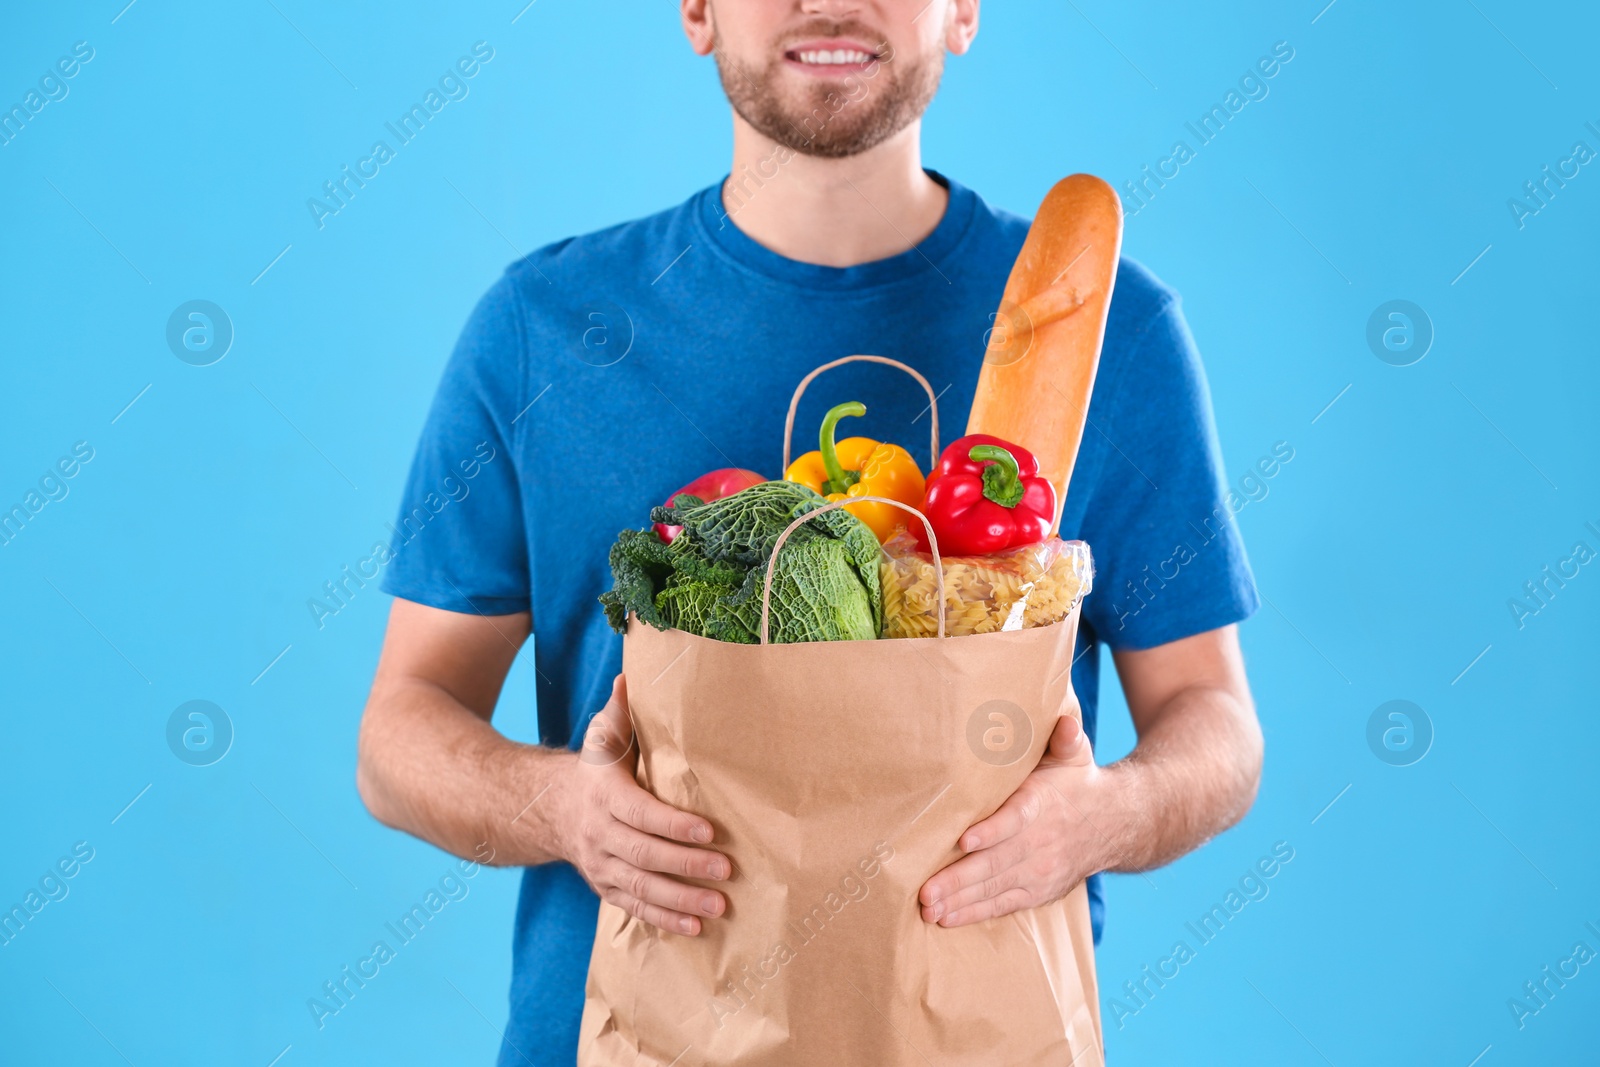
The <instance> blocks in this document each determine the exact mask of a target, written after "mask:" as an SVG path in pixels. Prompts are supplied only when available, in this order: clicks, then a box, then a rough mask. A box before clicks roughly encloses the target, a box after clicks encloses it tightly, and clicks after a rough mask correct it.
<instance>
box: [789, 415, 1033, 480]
mask: <svg viewBox="0 0 1600 1067" xmlns="http://www.w3.org/2000/svg"><path fill="white" fill-rule="evenodd" d="M866 413H867V406H866V405H865V404H863V403H862V402H861V401H859V400H850V401H847V402H846V403H843V404H839V405H836V406H835V407H833V408H830V409H829V410H828V413H827V414H826V415H824V416H823V417H822V431H821V432H820V433H818V434H817V447H818V448H820V449H821V451H822V467H823V469H824V470H826V471H827V472H828V480H827V481H826V482H825V483H823V486H822V493H823V495H824V496H827V495H829V494H831V493H843V492H844V491H846V490H847V489H849V488H850V487H851V486H852V485H854V484H856V483H857V482H858V481H860V480H861V472H860V471H847V470H845V469H844V467H843V466H841V465H840V463H839V447H838V445H837V444H835V443H834V439H833V437H834V433H835V431H836V430H837V428H838V426H839V420H840V419H842V418H845V417H847V416H860V415H865V414H866ZM1012 467H1013V469H1015V467H1016V464H1014V463H1013V464H1012Z"/></svg>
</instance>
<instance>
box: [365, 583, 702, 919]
mask: <svg viewBox="0 0 1600 1067" xmlns="http://www.w3.org/2000/svg"><path fill="white" fill-rule="evenodd" d="M529 621H530V620H529V616H528V613H527V612H520V613H517V614H513V615H496V616H482V615H467V614H462V613H457V612H452V611H441V610H439V609H437V608H430V607H425V606H423V605H421V604H414V603H411V602H410V601H407V600H402V599H396V600H395V602H394V607H393V609H392V610H391V612H390V615H389V632H388V635H387V636H386V637H385V639H384V646H383V656H382V658H381V659H380V660H379V662H378V674H377V677H376V678H375V679H374V680H373V683H372V696H371V698H370V699H369V700H368V701H367V711H366V715H365V716H364V717H363V719H362V721H361V758H360V765H359V767H358V769H357V773H356V782H357V786H358V788H359V789H360V791H361V797H362V799H363V800H365V801H366V804H367V807H368V808H369V809H370V810H371V811H372V813H373V815H375V816H377V818H378V819H380V820H381V821H382V822H384V823H386V824H387V825H389V826H394V827H397V828H399V829H402V830H406V831H408V832H410V833H413V834H416V835H417V836H418V837H420V838H422V839H423V840H426V841H431V842H432V843H434V844H435V845H438V846H439V847H440V848H443V849H446V850H448V851H450V852H453V853H455V854H456V855H458V856H464V857H471V858H475V859H478V860H479V862H493V863H495V864H498V865H504V866H519V867H522V866H532V865H534V864H539V863H550V862H553V861H555V860H567V861H569V862H571V863H572V864H573V866H575V867H577V869H578V871H579V872H580V873H581V874H582V875H583V877H584V878H585V879H587V880H588V882H589V884H590V885H591V886H593V887H594V889H595V891H596V892H598V893H600V894H602V895H603V896H604V897H605V898H606V899H607V900H609V901H611V902H612V903H613V904H616V905H617V906H618V907H621V908H625V909H627V911H628V912H629V913H630V914H632V915H635V916H637V917H638V918H640V919H641V920H643V921H645V922H648V923H651V924H653V925H655V926H659V927H661V928H662V929H663V930H669V931H671V932H673V933H683V934H691V935H692V934H697V933H699V932H700V919H699V916H702V915H706V916H710V915H721V914H722V913H723V912H724V911H725V910H726V908H727V904H726V902H725V901H724V900H723V897H722V894H721V893H718V892H716V891H715V890H711V889H701V888H697V887H694V886H688V885H684V884H682V883H681V882H678V881H674V880H673V879H674V878H697V879H704V880H707V881H720V880H722V879H724V878H727V877H728V874H729V872H730V871H731V870H732V865H731V864H730V863H729V862H728V859H727V857H725V856H720V855H718V854H716V853H714V852H710V851H707V850H705V849H699V848H691V847H686V846H687V845H688V844H691V843H692V844H696V845H701V844H709V843H710V841H711V835H712V831H711V824H710V823H708V822H706V820H704V819H702V818H700V817H698V816H695V815H689V814H686V813H684V812H680V811H677V810H675V809H673V808H671V807H668V806H667V805H665V804H663V803H661V802H660V801H659V800H656V799H655V798H654V797H652V796H651V795H650V794H649V793H647V792H645V791H644V790H643V789H640V788H639V786H638V784H637V783H635V782H634V780H633V774H632V769H633V766H634V760H633V759H632V758H631V757H632V756H634V755H635V754H636V750H635V749H634V748H633V728H632V722H631V720H630V719H629V718H628V700H627V693H626V691H625V689H624V687H623V683H622V679H621V678H620V677H619V678H618V679H617V682H616V685H615V687H614V688H613V690H612V694H611V700H610V702H609V703H608V704H607V705H606V707H605V709H604V710H603V711H601V712H600V714H599V715H597V716H596V717H595V720H594V725H593V726H592V727H591V729H590V731H589V734H588V736H587V738H586V741H587V743H586V744H585V746H584V751H583V752H582V753H575V752H570V751H568V750H567V749H565V748H560V749H557V748H547V747H545V746H543V745H523V744H518V743H517V742H515V741H512V740H510V739H508V738H507V737H505V736H504V735H503V734H501V733H500V732H499V731H498V730H496V729H495V728H494V727H493V726H492V725H491V724H490V721H489V720H490V718H491V716H493V714H494V707H495V703H496V701H497V700H498V698H499V696H500V687H501V685H502V683H504V681H505V677H506V672H507V671H508V670H509V669H510V668H511V662H512V660H513V659H514V658H515V657H516V655H517V650H518V649H519V648H521V647H522V643H523V642H524V641H525V640H526V639H527V636H528V629H529ZM486 854H487V855H488V856H490V857H491V858H492V859H491V860H485V859H483V857H484V856H485V855H486ZM669 875H670V876H671V877H668V876H669Z"/></svg>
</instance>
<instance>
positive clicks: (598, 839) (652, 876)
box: [557, 674, 732, 936]
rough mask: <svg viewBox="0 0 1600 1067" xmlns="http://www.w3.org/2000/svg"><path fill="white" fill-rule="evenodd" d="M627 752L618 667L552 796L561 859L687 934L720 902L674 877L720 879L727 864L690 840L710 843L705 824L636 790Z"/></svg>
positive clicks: (615, 897)
mask: <svg viewBox="0 0 1600 1067" xmlns="http://www.w3.org/2000/svg"><path fill="white" fill-rule="evenodd" d="M633 755H634V749H633V724H632V720H631V719H630V717H629V714H628V691H627V683H626V682H625V681H624V679H623V677H622V675H620V674H619V675H617V680H616V682H615V683H614V684H613V686H612V688H611V700H610V701H609V702H608V703H607V704H606V706H605V708H603V709H602V710H601V711H600V712H599V713H597V714H596V715H595V717H594V719H593V720H592V721H591V723H590V725H589V730H588V733H587V734H586V735H585V736H584V743H583V750H582V752H581V754H580V755H579V757H578V759H577V761H576V763H575V764H574V765H573V767H572V768H571V771H570V773H568V774H566V775H565V776H564V778H565V782H564V783H563V789H562V790H561V794H562V795H560V796H559V797H558V798H557V805H558V811H559V812H560V814H559V816H558V823H557V824H558V825H559V826H561V827H562V828H563V829H562V831H561V845H562V853H563V858H565V859H566V860H567V861H568V862H569V863H571V864H572V865H573V866H574V867H576V868H577V869H578V873H580V874H582V875H583V877H584V880H585V881H587V882H588V883H589V885H590V886H592V887H593V888H594V891H595V892H596V893H599V894H600V896H601V897H602V898H603V899H604V900H605V901H606V902H607V903H609V904H614V905H616V906H617V907H619V908H621V909H622V910H623V911H626V912H627V913H628V914H629V915H632V916H633V917H634V918H636V919H639V920H641V921H643V922H647V923H649V924H650V925H651V926H656V927H660V928H661V929H662V930H666V931H668V932H669V933H674V934H687V935H689V936H694V935H696V934H698V933H699V932H700V917H701V916H717V915H721V914H722V913H723V911H724V910H725V909H726V908H727V901H726V900H725V899H724V898H723V896H722V894H721V893H718V892H717V891H716V890H714V889H702V888H700V887H698V886H692V885H686V884H684V883H683V882H681V881H677V880H676V879H680V878H697V879H702V880H706V881H717V882H720V881H722V880H724V879H726V878H727V877H728V876H729V874H730V873H731V871H732V864H730V863H729V861H728V858H727V857H726V856H723V855H721V854H719V853H716V852H712V851H710V850H708V849H703V848H693V847H689V846H691V845H705V844H710V842H711V838H712V830H711V824H710V823H709V822H707V821H706V820H705V819H702V818H700V817H699V816H698V815H691V814H689V813H688V812H683V811H679V810H678V809H677V808H674V807H672V806H670V805H668V804H664V803H662V802H661V801H659V800H657V799H656V798H655V797H653V796H651V795H650V794H649V793H648V792H646V791H645V790H644V789H641V788H640V787H639V784H638V783H637V782H636V781H634V777H633V770H632V768H633V762H634V761H633V758H632V757H633ZM668 875H671V876H672V877H667V876H668Z"/></svg>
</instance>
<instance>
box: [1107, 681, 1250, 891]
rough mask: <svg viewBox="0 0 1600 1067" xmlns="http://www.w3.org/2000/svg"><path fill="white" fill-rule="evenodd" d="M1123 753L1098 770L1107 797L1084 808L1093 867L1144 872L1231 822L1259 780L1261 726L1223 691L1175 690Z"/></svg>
mask: <svg viewBox="0 0 1600 1067" xmlns="http://www.w3.org/2000/svg"><path fill="white" fill-rule="evenodd" d="M1152 718H1153V720H1154V721H1152V722H1151V723H1150V725H1149V726H1148V727H1147V728H1146V729H1145V730H1143V731H1141V733H1140V737H1139V743H1138V745H1137V746H1136V747H1135V748H1134V750H1133V751H1132V752H1131V753H1129V754H1128V755H1127V756H1126V757H1125V758H1123V759H1121V760H1119V761H1117V762H1116V763H1114V764H1111V765H1110V766H1108V767H1106V768H1105V769H1104V784H1105V786H1106V790H1105V794H1104V795H1105V797H1106V802H1105V803H1104V804H1102V805H1098V806H1097V807H1098V810H1097V811H1096V812H1095V813H1093V814H1089V813H1085V814H1086V815H1088V817H1089V818H1090V819H1092V821H1093V823H1094V825H1095V829H1096V830H1097V831H1098V834H1099V837H1100V838H1101V840H1102V844H1103V845H1104V847H1105V851H1104V853H1103V854H1102V856H1101V857H1100V859H1101V863H1100V865H1099V866H1100V867H1101V869H1104V870H1111V871H1125V872H1132V871H1143V870H1149V869H1150V868H1153V867H1160V866H1162V865H1163V864H1166V863H1171V862H1172V861H1173V860H1175V859H1177V858H1178V857H1180V856H1182V855H1184V854H1185V853H1187V852H1191V851H1193V850H1194V849H1196V848H1198V847H1199V846H1200V845H1202V844H1204V843H1205V842H1206V841H1208V840H1210V839H1211V838H1212V837H1214V836H1216V835H1217V834H1219V833H1221V832H1222V831H1223V830H1226V829H1227V828H1228V827H1230V826H1232V825H1233V824H1234V823H1236V822H1238V821H1239V819H1240V818H1242V817H1243V816H1244V813H1245V812H1246V811H1248V810H1249V808H1250V805H1251V803H1252V802H1253V801H1254V800H1255V795H1256V788H1257V786H1258V784H1259V782H1260V778H1261V753H1262V740H1261V729H1260V727H1259V725H1257V723H1256V718H1255V714H1254V712H1253V710H1252V709H1250V708H1248V707H1243V706H1241V703H1240V700H1239V698H1238V697H1237V696H1235V695H1234V694H1233V693H1230V692H1229V691H1227V690H1225V689H1217V688H1206V687H1195V688H1190V689H1184V690H1182V691H1180V692H1178V693H1176V694H1174V695H1173V696H1172V697H1171V698H1170V700H1169V702H1168V705H1167V706H1166V707H1163V708H1162V709H1160V712H1159V714H1157V715H1155V716H1152Z"/></svg>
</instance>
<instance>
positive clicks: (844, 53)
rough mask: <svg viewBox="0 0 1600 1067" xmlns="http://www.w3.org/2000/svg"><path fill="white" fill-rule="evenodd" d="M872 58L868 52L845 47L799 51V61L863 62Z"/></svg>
mask: <svg viewBox="0 0 1600 1067" xmlns="http://www.w3.org/2000/svg"><path fill="white" fill-rule="evenodd" d="M871 58H872V53H870V52H855V51H851V50H849V49H845V48H835V49H834V50H833V51H831V52H829V51H821V52H801V53H800V62H802V63H821V64H843V63H865V62H867V61H868V60H870V59H871Z"/></svg>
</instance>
